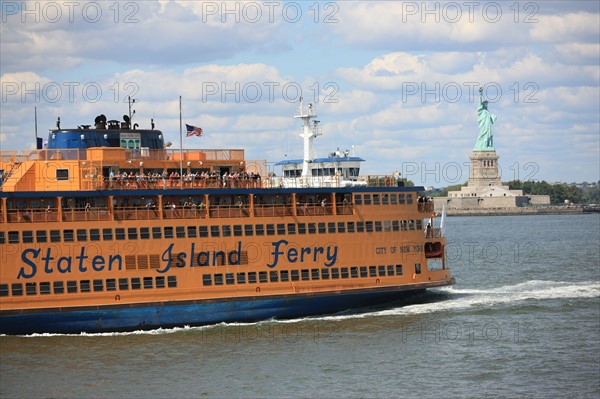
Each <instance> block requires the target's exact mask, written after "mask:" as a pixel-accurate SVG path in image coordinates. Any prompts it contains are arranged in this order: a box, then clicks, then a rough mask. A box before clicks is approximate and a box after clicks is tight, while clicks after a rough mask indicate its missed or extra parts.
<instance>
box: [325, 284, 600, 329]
mask: <svg viewBox="0 0 600 399" xmlns="http://www.w3.org/2000/svg"><path fill="white" fill-rule="evenodd" d="M425 295H427V296H431V297H432V299H433V300H432V301H427V303H420V304H414V305H407V306H401V307H394V308H391V309H384V310H377V311H374V312H368V313H361V314H348V315H332V316H323V317H320V319H321V320H342V319H345V318H361V317H374V316H393V315H419V314H427V313H436V312H447V311H462V310H477V309H490V308H494V307H496V306H502V305H512V304H515V305H517V304H521V303H523V302H524V301H545V300H552V299H576V298H600V282H593V281H586V282H556V281H543V280H532V281H527V282H524V283H519V284H515V285H507V286H502V287H497V288H490V289H460V288H459V289H456V288H454V287H445V288H440V289H437V290H430V292H428V293H427V294H425Z"/></svg>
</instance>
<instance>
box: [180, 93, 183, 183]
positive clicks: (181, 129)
mask: <svg viewBox="0 0 600 399" xmlns="http://www.w3.org/2000/svg"><path fill="white" fill-rule="evenodd" d="M179 188H181V189H182V188H183V122H182V118H181V96H179Z"/></svg>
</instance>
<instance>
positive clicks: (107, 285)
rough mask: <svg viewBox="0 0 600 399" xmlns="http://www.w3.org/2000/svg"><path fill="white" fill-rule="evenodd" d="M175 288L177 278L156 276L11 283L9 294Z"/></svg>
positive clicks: (3, 292)
mask: <svg viewBox="0 0 600 399" xmlns="http://www.w3.org/2000/svg"><path fill="white" fill-rule="evenodd" d="M165 287H169V288H176V287H177V276H166V278H165V276H157V277H143V278H140V277H132V278H130V279H129V278H119V279H115V278H109V279H106V280H102V279H96V280H79V281H78V280H68V281H67V282H66V285H65V282H64V281H54V282H53V283H52V284H51V283H50V282H48V281H43V282H40V283H39V286H38V283H34V282H30V283H25V287H23V283H13V284H11V285H10V292H11V293H12V296H22V295H23V294H25V295H37V294H38V293H39V294H41V295H45V294H50V293H51V292H53V293H54V294H64V293H65V292H66V293H68V294H76V293H78V292H83V293H85V292H92V291H93V292H103V291H117V289H118V290H119V291H128V290H139V289H142V288H144V289H150V288H165ZM8 288H9V285H8V284H0V297H2V296H8V295H9V290H8Z"/></svg>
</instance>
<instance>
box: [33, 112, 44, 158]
mask: <svg viewBox="0 0 600 399" xmlns="http://www.w3.org/2000/svg"><path fill="white" fill-rule="evenodd" d="M34 118H35V148H37V141H38V131H37V107H35V108H34ZM42 148H43V147H42Z"/></svg>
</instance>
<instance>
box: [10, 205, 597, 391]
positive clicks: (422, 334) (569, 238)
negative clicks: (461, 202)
mask: <svg viewBox="0 0 600 399" xmlns="http://www.w3.org/2000/svg"><path fill="white" fill-rule="evenodd" d="M446 229H447V235H448V237H449V240H450V242H451V243H452V244H451V245H449V247H448V260H449V262H450V264H451V266H452V268H453V273H454V275H455V277H456V280H457V284H456V285H455V286H454V287H451V288H444V289H438V290H430V291H428V293H427V294H425V295H424V296H423V297H422V298H419V301H418V302H417V303H415V304H412V305H409V306H399V305H388V306H385V307H380V308H376V309H370V310H369V311H366V312H360V313H357V312H346V313H344V314H339V315H333V316H326V317H316V318H305V319H299V320H290V321H267V322H262V323H254V324H221V325H217V326H210V327H198V328H179V329H170V330H156V331H151V332H138V333H122V334H95V335H94V334H90V335H83V336H81V335H78V336H76V335H73V336H69V335H36V336H28V337H7V336H4V337H0V396H1V397H3V398H4V397H6V398H10V397H77V398H80V397H82V398H83V397H160V398H163V397H171V398H179V397H248V398H255V397H332V398H335V397H344V398H345V397H369V398H371V397H385V398H387V397H411V398H413V397H415V398H416V397H450V398H452V397H473V398H479V397H483V396H486V397H579V398H597V397H599V396H600V269H599V268H600V266H599V265H600V250H599V246H598V242H599V241H600V240H599V238H600V215H581V216H571V215H570V216H519V217H516V216H507V217H471V218H468V217H465V218H458V217H453V218H448V219H447V221H446Z"/></svg>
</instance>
